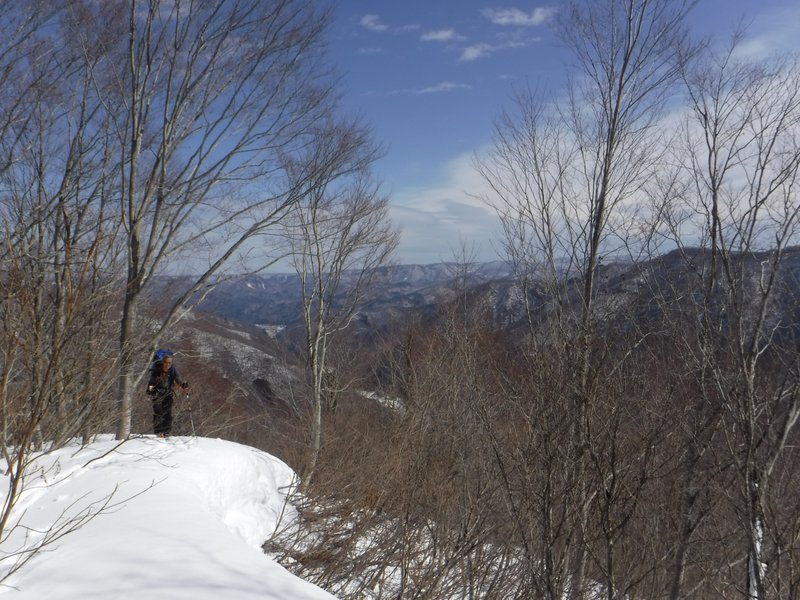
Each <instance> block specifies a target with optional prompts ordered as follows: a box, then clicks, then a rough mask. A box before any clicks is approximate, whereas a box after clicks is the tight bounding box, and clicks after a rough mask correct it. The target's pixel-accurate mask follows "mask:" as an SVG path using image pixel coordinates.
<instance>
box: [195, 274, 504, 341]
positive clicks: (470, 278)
mask: <svg viewBox="0 0 800 600" xmlns="http://www.w3.org/2000/svg"><path fill="white" fill-rule="evenodd" d="M510 276H511V266H510V265H509V264H508V263H505V262H491V263H480V264H475V265H470V266H467V267H464V266H463V265H458V264H455V263H438V264H431V265H401V266H392V267H384V268H382V269H380V270H379V274H378V278H377V284H376V285H375V286H374V287H373V289H372V290H370V292H369V293H368V294H367V296H366V302H365V304H364V307H363V309H362V310H361V312H360V315H359V317H360V321H361V322H362V324H363V325H364V326H379V325H380V324H382V323H385V322H386V321H387V319H389V318H391V317H393V316H397V315H398V314H403V313H415V314H425V313H428V312H430V311H431V310H433V309H434V308H435V307H436V306H438V305H440V304H441V303H442V302H444V301H446V300H447V298H448V296H449V295H450V294H451V292H452V290H454V289H459V288H461V287H464V284H462V283H461V281H462V280H464V281H465V282H466V284H465V285H466V287H470V288H471V287H474V286H477V285H480V284H484V283H487V282H489V281H495V280H507V279H508V278H509V277H510ZM300 292H301V290H300V280H299V278H298V276H297V275H296V274H286V273H277V274H269V273H267V274H261V275H248V276H245V277H242V278H239V279H232V280H229V281H225V282H223V283H221V284H219V285H218V286H217V287H216V288H215V289H214V290H213V291H212V292H211V293H210V294H209V295H208V296H207V297H206V298H205V300H204V301H203V302H202V304H201V305H200V306H199V307H198V308H199V309H200V310H202V311H205V312H209V313H212V314H215V315H218V316H221V317H225V318H230V319H236V320H239V321H243V322H245V323H250V324H253V325H261V326H280V327H289V328H291V327H294V326H296V325H299V324H300V323H301V310H302V303H301V302H302V298H301V294H300Z"/></svg>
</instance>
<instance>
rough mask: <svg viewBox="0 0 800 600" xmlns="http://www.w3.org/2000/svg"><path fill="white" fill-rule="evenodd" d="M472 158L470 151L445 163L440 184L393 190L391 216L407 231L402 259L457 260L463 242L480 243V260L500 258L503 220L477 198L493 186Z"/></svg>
mask: <svg viewBox="0 0 800 600" xmlns="http://www.w3.org/2000/svg"><path fill="white" fill-rule="evenodd" d="M472 160H473V155H472V154H471V153H469V154H463V155H459V156H457V157H455V158H454V159H452V160H451V161H448V162H447V163H445V164H444V165H442V170H441V173H440V176H439V180H440V182H439V183H438V184H436V185H432V186H428V187H409V188H403V189H399V190H396V191H395V193H394V194H392V202H391V214H392V220H393V222H394V223H395V224H396V225H399V226H400V227H401V229H402V231H403V237H402V239H401V241H400V246H399V248H398V258H399V260H400V262H402V263H432V262H440V261H449V260H453V258H454V254H455V253H456V252H457V251H458V250H459V248H461V246H462V244H463V242H464V240H469V241H470V242H474V243H475V247H474V248H472V249H474V250H475V252H476V254H477V256H476V259H477V260H481V261H488V260H496V259H497V258H498V255H497V252H496V250H495V247H496V245H497V240H498V239H499V235H500V225H499V220H498V218H497V214H496V213H495V212H494V210H492V209H491V208H490V207H489V206H487V204H486V203H485V202H484V201H482V200H480V199H478V198H476V197H475V196H476V195H481V194H485V193H490V190H489V188H488V185H487V184H486V182H485V181H484V180H483V178H482V177H481V176H480V175H479V174H478V172H477V171H476V170H475V168H474V166H473V162H472Z"/></svg>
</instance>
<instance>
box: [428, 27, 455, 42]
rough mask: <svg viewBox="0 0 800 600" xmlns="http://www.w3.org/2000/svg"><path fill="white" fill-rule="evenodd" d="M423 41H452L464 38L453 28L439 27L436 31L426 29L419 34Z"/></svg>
mask: <svg viewBox="0 0 800 600" xmlns="http://www.w3.org/2000/svg"><path fill="white" fill-rule="evenodd" d="M420 39H421V40H422V41H423V42H452V41H460V40H464V39H466V38H465V37H464V36H463V35H459V34H457V33H456V32H455V30H453V29H439V30H436V31H426V32H425V33H423V34H422V35H421V36H420Z"/></svg>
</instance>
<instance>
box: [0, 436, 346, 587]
mask: <svg viewBox="0 0 800 600" xmlns="http://www.w3.org/2000/svg"><path fill="white" fill-rule="evenodd" d="M4 472H5V471H4ZM7 479H8V478H7V477H6V478H5V480H6V481H5V482H4V484H3V485H4V486H5V488H7V485H8V481H7ZM294 481H295V476H294V473H293V472H292V470H291V469H290V468H289V467H288V466H286V465H285V464H284V463H282V462H281V461H280V460H278V459H277V458H275V457H273V456H270V455H269V454H266V453H264V452H261V451H258V450H255V449H253V448H250V447H247V446H242V445H239V444H235V443H232V442H227V441H223V440H218V439H206V438H194V437H173V438H169V439H166V440H163V439H157V438H154V437H152V436H143V437H141V438H135V439H131V440H127V441H124V442H123V443H121V444H120V442H117V441H114V440H113V439H112V438H111V436H103V437H101V438H99V439H98V440H97V441H95V442H93V443H92V444H90V445H87V446H85V447H81V446H80V445H78V444H74V445H71V446H68V447H66V448H61V449H59V450H56V451H53V452H51V453H47V454H44V455H42V456H40V457H37V459H36V461H35V463H34V465H33V471H31V475H30V476H29V477H28V480H27V481H26V483H25V491H24V492H23V494H22V495H21V497H20V499H19V503H18V505H17V507H16V509H15V512H14V513H13V514H14V515H16V517H15V518H16V519H21V521H19V522H18V523H19V524H20V525H21V526H19V527H16V528H13V530H12V528H11V527H10V526H9V527H7V528H6V531H7V532H9V533H10V535H9V536H8V537H7V538H6V539H3V540H2V543H0V552H1V554H0V556H3V557H5V560H3V561H0V574H6V573H7V572H8V569H9V568H10V567H11V563H10V559H9V558H8V554H9V553H12V552H14V551H15V550H18V549H20V548H22V547H25V546H26V545H27V546H29V545H30V544H34V543H36V542H37V540H41V539H43V536H45V535H46V534H45V532H47V531H48V530H52V529H53V526H54V525H55V526H56V527H59V526H62V525H64V526H66V527H67V528H69V527H71V525H72V524H75V522H76V521H75V519H81V518H85V521H84V522H82V523H81V524H80V526H79V527H77V528H76V529H75V530H74V531H72V532H70V533H68V534H67V535H64V536H63V537H61V538H59V539H57V540H55V541H54V542H53V543H51V544H49V545H47V546H45V547H44V548H43V550H42V551H40V552H39V553H37V554H35V555H33V557H32V558H31V560H30V561H29V562H28V563H27V564H25V565H24V566H23V567H22V568H21V569H20V570H19V571H17V572H16V573H14V574H12V575H11V576H10V577H9V578H8V579H7V580H6V581H5V582H4V584H3V585H4V587H0V597H1V596H5V597H8V598H20V599H31V600H32V599H43V598H47V599H48V600H88V599H89V598H103V599H107V598H114V599H127V598H150V597H152V598H164V599H170V600H172V599H176V600H177V599H184V598H185V599H187V600H188V599H192V600H211V599H212V598H213V599H214V600H217V599H218V598H225V599H226V600H236V599H254V600H255V599H256V598H257V599H259V600H278V599H280V600H285V599H292V600H317V599H324V598H328V599H330V598H333V596H331V595H330V594H328V593H326V592H324V591H322V590H321V589H319V588H317V587H316V586H314V585H312V584H310V583H308V582H306V581H303V580H302V579H299V578H298V577H295V576H294V575H292V574H291V573H289V572H288V571H286V570H285V569H284V568H283V567H281V566H280V565H278V564H277V563H276V562H275V561H273V560H272V559H270V558H269V557H268V556H267V555H266V554H264V553H263V552H262V551H261V548H260V546H261V544H263V543H264V541H265V540H266V539H267V538H268V537H269V536H270V535H271V534H272V533H273V532H274V531H275V529H276V528H277V527H281V526H285V525H286V524H287V523H290V522H291V520H292V518H293V517H294V514H295V513H294V511H293V509H292V507H291V505H289V504H287V503H286V496H285V493H286V490H287V489H288V488H289V486H291V485H292V483H293V482H294ZM3 491H4V492H5V489H4V490H3Z"/></svg>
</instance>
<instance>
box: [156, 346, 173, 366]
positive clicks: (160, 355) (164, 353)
mask: <svg viewBox="0 0 800 600" xmlns="http://www.w3.org/2000/svg"><path fill="white" fill-rule="evenodd" d="M173 355H174V352H172V350H169V349H167V348H159V349H158V350H156V351H155V354H153V365H155V364H156V363H158V364H161V362H162V361H163V360H164V359H165V358H167V357H168V356H173Z"/></svg>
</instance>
